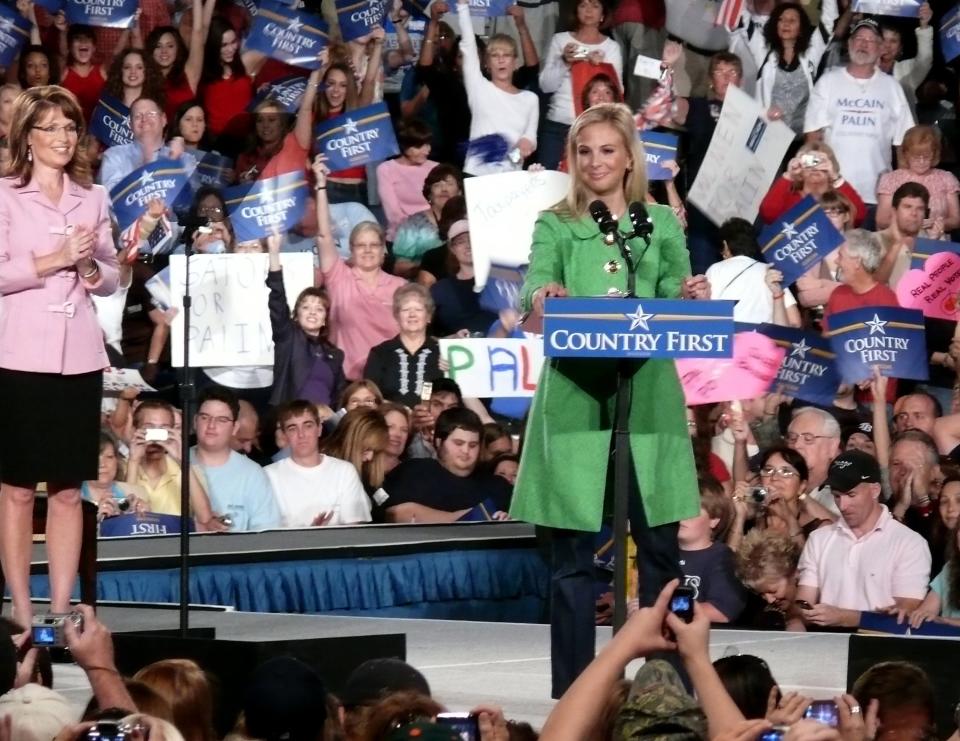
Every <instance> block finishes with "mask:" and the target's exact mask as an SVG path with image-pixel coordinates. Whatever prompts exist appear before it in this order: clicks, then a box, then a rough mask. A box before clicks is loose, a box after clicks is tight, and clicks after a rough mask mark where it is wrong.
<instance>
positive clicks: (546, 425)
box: [510, 205, 700, 532]
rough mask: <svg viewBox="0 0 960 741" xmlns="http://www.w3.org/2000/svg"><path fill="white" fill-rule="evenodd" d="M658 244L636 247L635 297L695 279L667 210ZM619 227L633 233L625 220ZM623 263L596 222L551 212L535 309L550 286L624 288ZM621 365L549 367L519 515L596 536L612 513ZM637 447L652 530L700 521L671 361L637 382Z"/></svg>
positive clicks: (538, 234)
mask: <svg viewBox="0 0 960 741" xmlns="http://www.w3.org/2000/svg"><path fill="white" fill-rule="evenodd" d="M649 212H650V218H651V219H652V220H653V225H654V231H653V237H652V239H651V243H650V247H649V248H647V249H646V251H644V245H643V241H642V240H640V239H635V240H632V241H631V245H632V247H633V251H634V255H642V257H641V259H640V263H639V266H638V269H637V283H636V291H637V295H638V296H641V297H644V296H649V297H656V298H678V297H679V296H680V283H681V281H682V280H683V278H684V277H685V276H687V275H689V274H690V256H689V253H688V252H687V247H686V240H685V238H684V235H683V231H682V230H681V228H680V224H679V223H678V222H677V219H676V217H675V216H674V215H673V212H672V211H671V210H670V209H669V208H667V207H666V206H656V205H651V206H649ZM620 229H621V231H624V232H627V231H629V230H630V224H629V221H628V220H627V219H623V220H622V221H621V223H620ZM614 259H616V260H618V261H619V260H620V255H619V252H618V250H617V249H616V247H608V246H607V245H605V244H604V243H603V240H602V239H601V237H600V236H599V232H598V231H597V226H596V224H595V223H594V222H593V220H592V219H590V218H589V217H584V218H582V219H580V220H568V219H565V218H563V217H561V216H558V215H557V214H555V213H553V212H549V211H547V212H544V213H542V214H540V217H539V218H538V219H537V223H536V227H535V228H534V232H533V247H532V252H531V256H530V267H529V270H528V272H527V277H526V282H525V283H524V286H523V290H522V293H521V302H522V305H523V308H524V309H525V310H526V309H529V308H530V306H531V303H532V299H533V294H534V292H535V291H536V290H537V289H539V288H540V287H541V286H543V285H545V284H546V283H550V282H552V281H553V282H557V283H560V284H561V285H563V286H564V287H566V289H567V291H568V293H569V294H570V295H571V296H603V295H606V294H607V292H608V289H611V288H617V289H620V290H626V285H627V271H626V269H625V268H622V267H621V269H620V270H619V271H618V272H616V273H610V272H607V271H606V270H605V269H604V266H605V265H606V264H607V263H608V262H609V261H610V260H614ZM616 364H617V361H616V360H615V359H612V360H607V359H590V358H585V359H581V358H554V359H548V360H547V362H546V363H545V364H544V367H543V371H542V373H541V375H540V381H539V384H538V386H537V392H536V396H535V397H534V400H533V405H532V407H531V409H530V415H529V419H528V422H527V428H526V436H525V439H524V445H523V457H522V460H521V461H520V472H519V477H518V479H517V484H516V487H515V489H514V495H513V504H512V506H511V508H510V514H511V516H512V517H514V518H516V519H518V520H524V521H526V522H532V523H536V524H538V525H547V526H550V527H558V528H568V529H572V530H585V531H592V532H596V531H598V530H599V529H600V525H601V520H602V518H603V514H604V510H603V504H604V493H605V490H606V482H607V465H608V462H610V461H612V458H611V457H610V443H611V438H612V435H613V416H614V401H615V397H616ZM632 385H633V403H632V406H631V410H630V446H631V449H632V452H633V459H634V461H635V465H636V470H637V481H638V482H639V484H640V491H641V493H642V500H643V505H644V510H645V513H646V516H647V521H648V522H649V524H650V525H652V526H653V525H662V524H664V523H668V522H676V521H678V520H682V519H685V518H688V517H694V516H696V515H697V513H698V512H699V511H700V499H699V490H698V486H697V473H696V468H695V466H694V462H693V450H692V448H691V446H690V437H689V435H688V433H687V424H686V414H685V411H684V398H683V390H682V389H681V387H680V381H679V379H678V377H677V372H676V369H675V367H674V364H673V361H671V360H648V361H647V362H646V363H645V364H644V365H643V367H641V368H640V370H639V371H638V372H637V373H636V375H635V376H634V377H633V384H632Z"/></svg>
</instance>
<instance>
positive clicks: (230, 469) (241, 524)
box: [191, 388, 280, 532]
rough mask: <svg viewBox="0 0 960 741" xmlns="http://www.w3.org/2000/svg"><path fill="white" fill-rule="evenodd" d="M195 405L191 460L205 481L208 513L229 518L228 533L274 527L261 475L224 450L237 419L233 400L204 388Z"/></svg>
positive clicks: (275, 517) (269, 493)
mask: <svg viewBox="0 0 960 741" xmlns="http://www.w3.org/2000/svg"><path fill="white" fill-rule="evenodd" d="M198 402H199V403H198V407H197V414H196V416H195V417H194V427H195V429H196V432H197V444H196V446H195V447H194V448H193V449H192V451H191V459H192V460H193V462H194V463H196V464H197V465H199V466H200V468H201V470H202V471H203V473H204V476H205V477H206V481H207V492H208V494H209V496H210V506H211V507H212V508H213V511H214V512H217V513H218V514H220V515H221V516H225V517H228V518H229V519H230V523H229V524H230V530H231V531H233V532H241V531H244V530H269V529H270V528H276V527H280V508H279V506H278V505H277V500H276V498H275V497H274V495H273V489H272V488H271V487H270V480H269V479H268V478H267V474H266V473H264V470H263V469H262V468H260V466H258V465H257V464H256V463H254V462H253V461H251V460H250V459H249V458H246V457H244V456H242V455H240V454H239V453H237V452H236V451H234V450H232V449H231V448H230V439H231V437H232V436H233V435H234V434H235V433H236V430H237V425H238V423H237V418H238V417H239V415H240V402H239V400H238V399H237V397H236V395H235V394H233V393H231V392H229V391H227V390H225V389H222V388H210V389H207V390H205V391H203V392H202V393H201V394H200V398H199V400H198Z"/></svg>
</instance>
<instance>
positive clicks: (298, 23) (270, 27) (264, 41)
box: [243, 0, 328, 69]
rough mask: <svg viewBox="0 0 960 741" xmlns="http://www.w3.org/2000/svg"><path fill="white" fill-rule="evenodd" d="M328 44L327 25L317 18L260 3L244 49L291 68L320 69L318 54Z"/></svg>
mask: <svg viewBox="0 0 960 741" xmlns="http://www.w3.org/2000/svg"><path fill="white" fill-rule="evenodd" d="M327 41H328V38H327V24H326V23H324V22H323V20H321V19H320V18H318V17H317V16H314V15H311V14H310V13H304V12H301V11H298V10H293V9H292V8H289V7H287V6H286V5H283V4H282V3H278V2H275V0H263V2H261V3H260V8H259V10H257V14H256V15H255V16H254V17H253V26H252V28H251V29H250V34H249V35H248V36H247V38H246V40H245V41H244V42H243V47H244V49H252V50H253V51H259V52H262V53H263V54H266V55H267V56H268V57H272V58H273V59H279V60H280V61H281V62H286V63H287V64H292V65H293V66H294V67H303V68H304V69H319V68H320V60H319V59H317V54H319V53H320V51H321V50H322V49H324V48H325V47H326V46H327Z"/></svg>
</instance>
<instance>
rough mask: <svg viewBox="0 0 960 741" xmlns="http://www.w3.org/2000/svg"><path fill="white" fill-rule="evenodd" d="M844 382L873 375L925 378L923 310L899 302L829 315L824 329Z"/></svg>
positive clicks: (925, 343) (859, 379) (920, 379)
mask: <svg viewBox="0 0 960 741" xmlns="http://www.w3.org/2000/svg"><path fill="white" fill-rule="evenodd" d="M826 337H827V338H828V339H829V341H830V346H831V348H833V351H834V352H835V353H836V354H837V369H838V370H839V372H840V375H841V377H842V379H843V380H844V381H845V382H847V383H859V382H861V381H864V380H866V379H869V378H870V377H872V375H873V368H874V366H876V367H878V368H879V369H880V372H881V373H882V374H883V375H885V376H890V377H892V378H912V379H915V380H917V381H926V380H927V378H928V375H929V366H928V364H927V342H926V335H925V333H924V323H923V312H921V311H916V310H914V309H903V308H900V307H899V306H897V307H890V306H868V307H865V308H861V309H851V310H850V311H841V312H839V313H837V314H832V315H830V330H829V331H828V332H827V333H826Z"/></svg>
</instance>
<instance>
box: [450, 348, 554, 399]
mask: <svg viewBox="0 0 960 741" xmlns="http://www.w3.org/2000/svg"><path fill="white" fill-rule="evenodd" d="M440 357H442V358H445V359H446V361H447V362H448V363H449V364H450V370H449V371H447V374H446V375H447V378H451V379H453V380H454V381H456V382H457V384H458V385H459V386H460V390H461V391H462V392H463V395H464V396H468V397H475V398H481V399H487V398H497V397H504V396H533V392H534V391H535V390H536V388H537V379H539V378H540V370H541V368H542V367H543V340H542V339H540V338H539V337H534V338H525V339H519V338H517V339H513V338H502V339H501V338H492V337H482V338H468V339H462V340H461V339H455V340H454V339H450V340H448V339H442V340H440Z"/></svg>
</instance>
